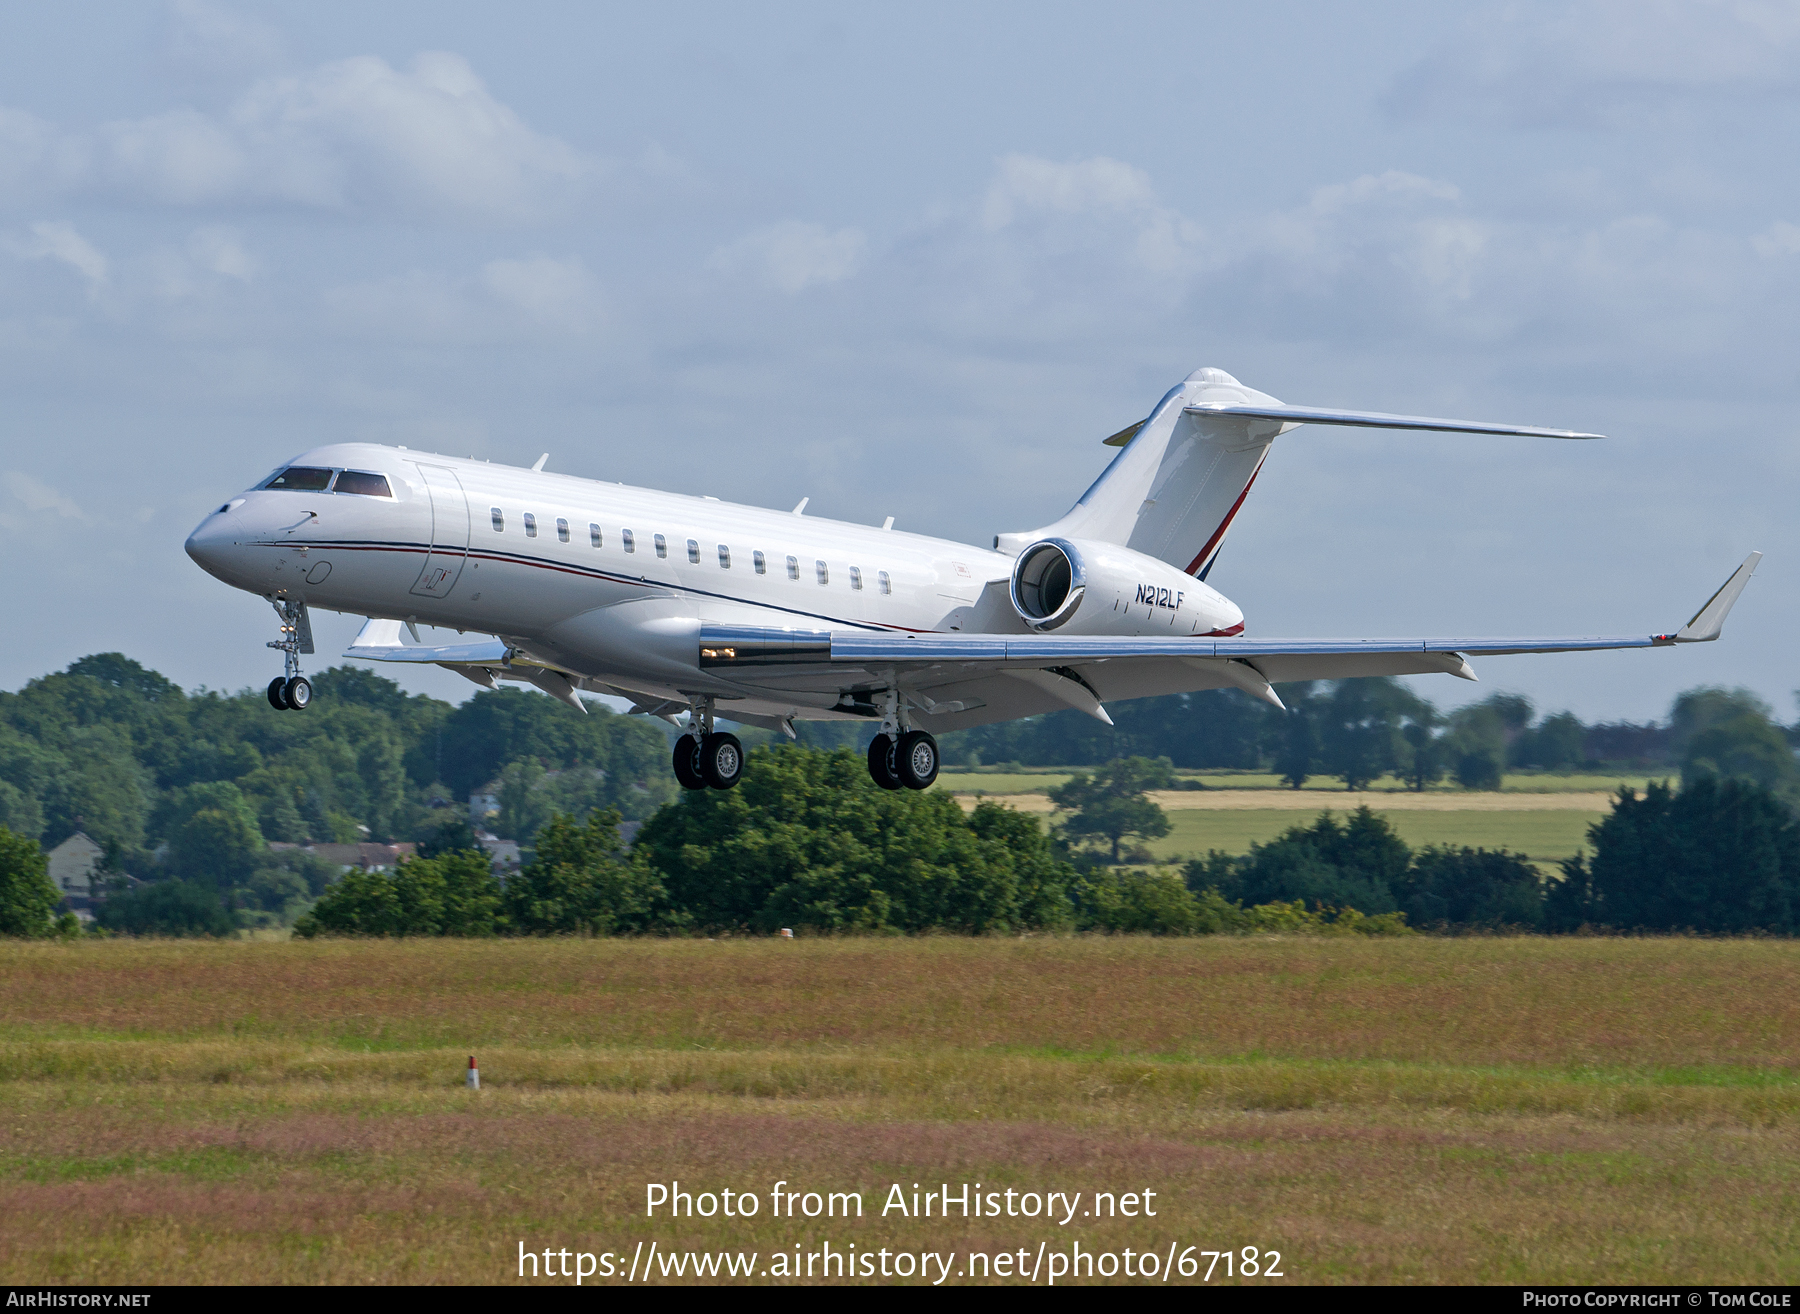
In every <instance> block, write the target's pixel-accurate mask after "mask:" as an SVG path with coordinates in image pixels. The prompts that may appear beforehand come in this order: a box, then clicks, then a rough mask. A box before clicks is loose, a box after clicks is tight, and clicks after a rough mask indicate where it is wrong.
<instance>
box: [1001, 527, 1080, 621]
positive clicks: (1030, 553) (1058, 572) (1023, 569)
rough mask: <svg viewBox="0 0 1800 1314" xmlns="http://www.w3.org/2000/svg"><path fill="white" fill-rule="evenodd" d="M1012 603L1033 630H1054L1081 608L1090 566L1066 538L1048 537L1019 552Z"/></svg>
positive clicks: (1013, 579)
mask: <svg viewBox="0 0 1800 1314" xmlns="http://www.w3.org/2000/svg"><path fill="white" fill-rule="evenodd" d="M1011 592H1012V604H1013V609H1014V610H1016V611H1017V612H1018V613H1019V615H1020V616H1022V617H1024V619H1025V623H1026V624H1027V625H1030V626H1031V627H1032V628H1033V629H1038V630H1054V629H1056V628H1057V627H1058V626H1060V625H1062V624H1064V623H1065V622H1067V621H1068V620H1069V618H1070V617H1072V616H1073V615H1074V614H1075V611H1076V609H1077V608H1078V607H1080V606H1081V599H1082V596H1083V595H1084V594H1086V592H1087V567H1086V565H1085V564H1084V563H1083V561H1082V559H1081V553H1080V551H1079V550H1078V549H1077V548H1076V546H1075V545H1074V544H1073V543H1071V542H1069V541H1068V540H1067V539H1066V538H1046V539H1042V540H1040V541H1038V542H1036V543H1033V544H1032V545H1031V546H1030V547H1028V548H1026V549H1025V550H1024V551H1023V552H1021V553H1019V559H1018V562H1017V563H1016V564H1015V565H1014V566H1013V573H1012V584H1011Z"/></svg>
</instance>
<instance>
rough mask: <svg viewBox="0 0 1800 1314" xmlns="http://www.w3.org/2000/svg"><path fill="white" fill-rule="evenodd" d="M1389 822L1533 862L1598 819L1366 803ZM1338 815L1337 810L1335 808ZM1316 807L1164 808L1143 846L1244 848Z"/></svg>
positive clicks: (1557, 854) (1580, 836)
mask: <svg viewBox="0 0 1800 1314" xmlns="http://www.w3.org/2000/svg"><path fill="white" fill-rule="evenodd" d="M1370 806H1371V807H1374V808H1375V809H1376V811H1378V812H1381V813H1382V815H1383V816H1385V817H1386V818H1387V819H1388V821H1389V822H1391V823H1392V824H1393V827H1394V829H1395V831H1396V832H1398V833H1399V836H1400V838H1401V839H1403V840H1405V841H1406V842H1407V843H1408V844H1409V845H1411V846H1412V847H1413V848H1415V849H1417V848H1420V847H1422V846H1424V845H1426V844H1451V845H1458V846H1461V845H1468V846H1470V847H1472V848H1487V849H1511V850H1513V851H1514V852H1516V853H1523V854H1525V855H1526V856H1527V857H1529V858H1530V859H1532V861H1534V862H1538V863H1557V862H1560V861H1561V860H1562V859H1564V858H1566V857H1569V856H1570V855H1571V854H1573V853H1575V852H1577V851H1578V850H1580V849H1582V848H1584V847H1587V828H1588V826H1589V825H1591V824H1592V823H1593V822H1595V821H1598V820H1599V819H1600V816H1601V814H1600V813H1598V812H1591V813H1590V812H1574V811H1566V810H1555V811H1552V810H1548V809H1544V810H1528V809H1519V810H1517V811H1509V812H1500V811H1492V812H1473V811H1470V812H1464V811H1450V810H1446V811H1442V812H1427V811H1392V812H1389V811H1385V810H1383V809H1382V808H1381V807H1380V806H1379V805H1378V804H1376V803H1371V805H1370ZM1338 811H1339V820H1342V812H1343V811H1344V809H1342V808H1340V809H1339V810H1338ZM1316 815H1317V811H1314V812H1308V813H1298V812H1295V811H1293V810H1283V811H1263V810H1254V811H1253V810H1250V809H1231V810H1224V809H1220V810H1216V811H1213V810H1208V811H1202V810H1200V809H1192V810H1184V811H1175V810H1171V811H1170V812H1169V825H1170V831H1169V833H1168V834H1167V835H1165V836H1164V837H1163V838H1162V839H1159V840H1153V841H1151V843H1150V844H1149V845H1148V846H1147V847H1148V848H1149V850H1150V852H1151V853H1153V854H1154V855H1155V856H1156V857H1157V859H1158V860H1160V861H1168V860H1170V859H1173V858H1176V857H1183V856H1193V855H1196V854H1201V853H1205V852H1206V851H1207V850H1209V849H1222V850H1224V851H1225V852H1226V853H1247V852H1249V850H1250V845H1251V843H1252V842H1255V843H1259V844H1266V843H1267V842H1268V841H1270V840H1272V839H1274V838H1275V837H1276V836H1277V835H1279V834H1281V832H1282V831H1284V830H1286V829H1287V828H1288V827H1290V826H1294V825H1304V824H1306V823H1308V822H1310V821H1311V820H1312V818H1313V817H1314V816H1316Z"/></svg>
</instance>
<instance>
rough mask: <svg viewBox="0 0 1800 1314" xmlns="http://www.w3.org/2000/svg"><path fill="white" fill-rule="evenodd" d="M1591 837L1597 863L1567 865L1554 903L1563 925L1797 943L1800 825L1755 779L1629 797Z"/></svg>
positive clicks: (1656, 788)
mask: <svg viewBox="0 0 1800 1314" xmlns="http://www.w3.org/2000/svg"><path fill="white" fill-rule="evenodd" d="M1588 838H1589V841H1590V842H1591V843H1592V844H1593V846H1594V854H1593V857H1592V858H1591V859H1590V860H1588V861H1587V862H1586V863H1579V862H1578V863H1576V864H1573V865H1569V864H1565V868H1564V871H1565V876H1566V878H1567V879H1565V881H1564V882H1563V884H1564V886H1567V887H1568V889H1567V890H1566V891H1565V890H1559V891H1558V892H1557V894H1556V896H1555V897H1554V899H1553V902H1554V912H1555V920H1556V921H1557V923H1558V924H1559V925H1563V926H1567V925H1569V924H1571V923H1574V924H1577V925H1578V924H1580V922H1591V923H1594V924H1596V925H1604V926H1615V927H1618V928H1620V929H1622V930H1634V929H1640V928H1641V929H1644V930H1662V931H1668V930H1695V931H1712V932H1719V933H1725V934H1736V933H1742V932H1745V931H1754V930H1762V931H1774V932H1777V933H1779V934H1784V935H1790V934H1793V933H1794V931H1795V930H1796V929H1797V923H1800V827H1797V826H1796V824H1795V821H1794V818H1793V815H1792V814H1791V813H1790V812H1789V811H1788V809H1787V808H1786V807H1785V806H1784V805H1783V804H1782V802H1781V801H1780V800H1779V799H1778V798H1777V797H1776V796H1775V795H1774V794H1773V793H1772V792H1771V791H1769V790H1767V789H1765V788H1763V787H1761V786H1759V785H1756V784H1754V783H1752V782H1750V781H1746V780H1716V779H1701V780H1697V781H1695V782H1694V783H1693V784H1691V785H1685V786H1683V788H1682V789H1681V791H1680V792H1679V793H1676V792H1675V791H1673V790H1671V789H1670V788H1669V787H1668V785H1666V784H1652V785H1651V786H1650V787H1649V788H1648V789H1647V790H1646V791H1645V792H1644V794H1643V796H1642V797H1639V796H1638V794H1637V793H1636V791H1634V790H1631V789H1621V790H1620V791H1619V795H1618V798H1617V799H1615V800H1614V802H1613V808H1612V812H1611V813H1610V814H1609V815H1608V816H1606V817H1605V818H1603V819H1602V820H1601V821H1599V822H1596V823H1595V824H1594V825H1593V826H1590V827H1589V828H1588Z"/></svg>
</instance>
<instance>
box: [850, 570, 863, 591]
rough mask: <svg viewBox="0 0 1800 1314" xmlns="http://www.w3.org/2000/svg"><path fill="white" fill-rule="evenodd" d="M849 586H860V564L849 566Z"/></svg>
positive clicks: (855, 587)
mask: <svg viewBox="0 0 1800 1314" xmlns="http://www.w3.org/2000/svg"><path fill="white" fill-rule="evenodd" d="M850 587H851V588H853V589H860V588H861V587H862V567H861V566H852V567H850Z"/></svg>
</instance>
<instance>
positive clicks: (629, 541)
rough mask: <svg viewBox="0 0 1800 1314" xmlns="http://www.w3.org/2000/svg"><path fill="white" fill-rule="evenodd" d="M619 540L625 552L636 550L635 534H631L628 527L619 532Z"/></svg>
mask: <svg viewBox="0 0 1800 1314" xmlns="http://www.w3.org/2000/svg"><path fill="white" fill-rule="evenodd" d="M619 541H620V542H621V543H623V544H624V545H625V550H626V551H627V552H636V551H637V535H635V534H633V533H632V532H631V531H630V530H629V529H627V530H624V531H623V532H621V533H620V534H619Z"/></svg>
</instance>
